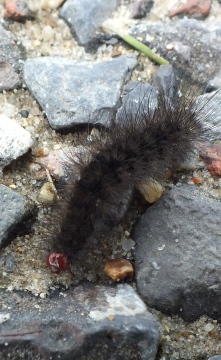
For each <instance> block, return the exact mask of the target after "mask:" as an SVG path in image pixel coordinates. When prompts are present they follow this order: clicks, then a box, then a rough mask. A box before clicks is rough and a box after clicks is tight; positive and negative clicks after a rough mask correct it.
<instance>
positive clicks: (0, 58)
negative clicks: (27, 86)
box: [0, 25, 25, 92]
mask: <svg viewBox="0 0 221 360" xmlns="http://www.w3.org/2000/svg"><path fill="white" fill-rule="evenodd" d="M17 42H18V41H17V39H16V37H15V36H14V35H13V34H12V33H11V32H10V31H7V30H6V29H5V28H4V27H3V26H2V25H0V92H1V91H2V90H11V89H14V88H18V87H20V86H21V75H20V73H21V71H22V68H23V61H24V57H25V55H24V49H23V48H22V47H21V45H18V44H17Z"/></svg>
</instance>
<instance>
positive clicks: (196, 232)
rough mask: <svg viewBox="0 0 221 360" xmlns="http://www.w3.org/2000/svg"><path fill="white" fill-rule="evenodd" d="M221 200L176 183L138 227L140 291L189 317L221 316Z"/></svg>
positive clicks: (163, 308) (155, 303) (169, 310)
mask: <svg viewBox="0 0 221 360" xmlns="http://www.w3.org/2000/svg"><path fill="white" fill-rule="evenodd" d="M220 216H221V204H220V202H218V201H216V200H215V199H213V198H210V197H209V196H207V195H206V194H205V193H204V192H203V191H202V190H200V189H198V188H197V187H196V186H192V185H182V186H179V187H174V188H173V189H172V190H171V191H169V192H168V193H167V194H166V195H164V196H163V197H162V198H161V199H160V200H159V201H158V202H157V203H155V204H154V205H153V206H152V207H151V208H149V209H148V210H147V211H146V213H145V214H144V215H143V216H142V217H141V219H140V221H139V223H138V224H137V226H136V227H135V230H134V234H133V236H132V238H133V239H134V240H135V241H136V242H137V247H136V248H135V266H136V268H135V274H136V281H137V287H138V291H139V293H140V294H141V296H142V298H143V300H144V301H145V302H146V303H147V304H148V305H150V306H152V307H155V308H156V309H159V310H161V311H163V312H166V313H169V314H179V316H181V317H183V318H184V319H185V320H187V321H192V320H195V319H197V318H198V317H200V316H201V315H203V314H207V315H208V316H210V317H212V318H215V319H221V303H220V296H221V285H220V277H221V240H220V236H221V233H220Z"/></svg>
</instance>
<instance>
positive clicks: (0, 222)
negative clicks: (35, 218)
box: [0, 184, 31, 248]
mask: <svg viewBox="0 0 221 360" xmlns="http://www.w3.org/2000/svg"><path fill="white" fill-rule="evenodd" d="M30 211H31V208H30V206H29V204H28V202H27V200H26V199H25V198H24V197H23V196H22V195H20V194H18V193H16V191H13V190H11V189H9V188H8V187H7V186H4V185H1V184H0V248H1V247H2V246H4V245H5V244H6V243H7V240H8V237H9V236H10V234H11V232H12V231H14V229H15V228H16V227H17V226H18V224H20V223H21V221H22V220H24V219H25V218H26V217H27V216H28V215H29V213H30Z"/></svg>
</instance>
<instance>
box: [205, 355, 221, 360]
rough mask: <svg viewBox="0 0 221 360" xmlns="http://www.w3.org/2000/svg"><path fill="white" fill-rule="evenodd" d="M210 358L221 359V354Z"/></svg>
mask: <svg viewBox="0 0 221 360" xmlns="http://www.w3.org/2000/svg"><path fill="white" fill-rule="evenodd" d="M208 360H221V355H215V356H212V357H210V358H209V359H208Z"/></svg>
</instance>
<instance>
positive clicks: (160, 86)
mask: <svg viewBox="0 0 221 360" xmlns="http://www.w3.org/2000/svg"><path fill="white" fill-rule="evenodd" d="M153 86H154V87H155V88H156V89H157V90H158V91H159V93H162V94H168V96H169V97H170V98H172V99H174V98H176V96H177V90H178V89H177V81H176V77H175V74H174V69H173V66H172V65H160V67H159V68H157V70H156V71H155V72H154V73H153Z"/></svg>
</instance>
